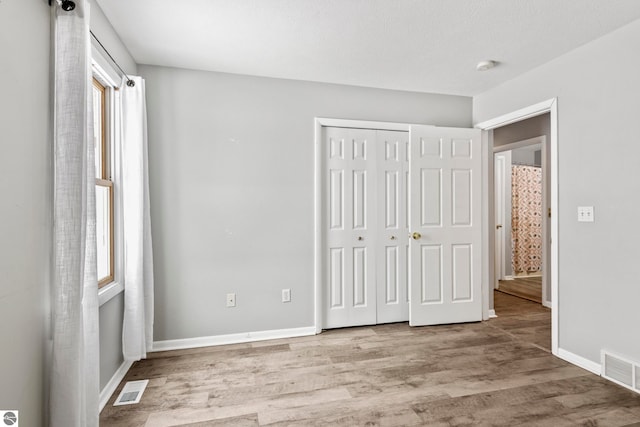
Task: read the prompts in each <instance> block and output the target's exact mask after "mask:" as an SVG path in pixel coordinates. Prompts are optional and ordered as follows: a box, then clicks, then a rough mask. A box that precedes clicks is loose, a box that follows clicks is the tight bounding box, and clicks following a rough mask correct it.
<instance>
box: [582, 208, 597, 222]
mask: <svg viewBox="0 0 640 427" xmlns="http://www.w3.org/2000/svg"><path fill="white" fill-rule="evenodd" d="M594 219H595V218H594V215H593V206H578V222H593V221H594Z"/></svg>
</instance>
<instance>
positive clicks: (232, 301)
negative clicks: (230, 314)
mask: <svg viewBox="0 0 640 427" xmlns="http://www.w3.org/2000/svg"><path fill="white" fill-rule="evenodd" d="M235 306H236V294H227V307H235Z"/></svg>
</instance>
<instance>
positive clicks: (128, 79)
mask: <svg viewBox="0 0 640 427" xmlns="http://www.w3.org/2000/svg"><path fill="white" fill-rule="evenodd" d="M89 33H90V34H91V37H93V39H94V40H95V41H97V42H98V44H99V45H100V47H101V48H102V50H104V53H106V54H107V55H108V56H109V59H111V62H113V63H114V64H115V66H116V67H118V70H120V72H121V73H122V74H123V75H124V76H125V77H126V78H127V86H129V87H134V86H135V85H136V82H134V81H133V80H131V79H130V78H129V76H128V75H127V73H125V72H124V70H123V69H122V68H121V67H120V65H118V63H117V62H116V60H115V59H113V56H111V54H110V53H109V51H108V50H107V48H106V47H104V45H103V44H102V43H100V40H98V38H97V37H96V35H95V34H93V31H91V30H89Z"/></svg>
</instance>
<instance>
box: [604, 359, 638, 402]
mask: <svg viewBox="0 0 640 427" xmlns="http://www.w3.org/2000/svg"><path fill="white" fill-rule="evenodd" d="M602 376H603V377H604V378H606V379H608V380H610V381H613V382H614V383H616V384H620V385H621V386H623V387H626V388H628V389H630V390H633V391H635V392H636V393H640V363H636V362H631V361H630V360H628V359H625V358H624V357H620V356H617V355H614V354H612V353H610V352H608V351H606V350H602Z"/></svg>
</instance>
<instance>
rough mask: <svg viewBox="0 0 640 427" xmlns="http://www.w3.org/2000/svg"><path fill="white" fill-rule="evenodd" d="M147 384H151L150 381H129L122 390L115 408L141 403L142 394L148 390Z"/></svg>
mask: <svg viewBox="0 0 640 427" xmlns="http://www.w3.org/2000/svg"><path fill="white" fill-rule="evenodd" d="M147 384H149V380H140V381H128V382H127V383H126V384H125V385H124V387H123V388H122V391H121V392H120V394H119V395H118V398H117V399H116V401H115V402H114V404H113V406H120V405H133V404H136V403H140V399H141V398H142V393H144V390H145V389H146V388H147Z"/></svg>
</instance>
